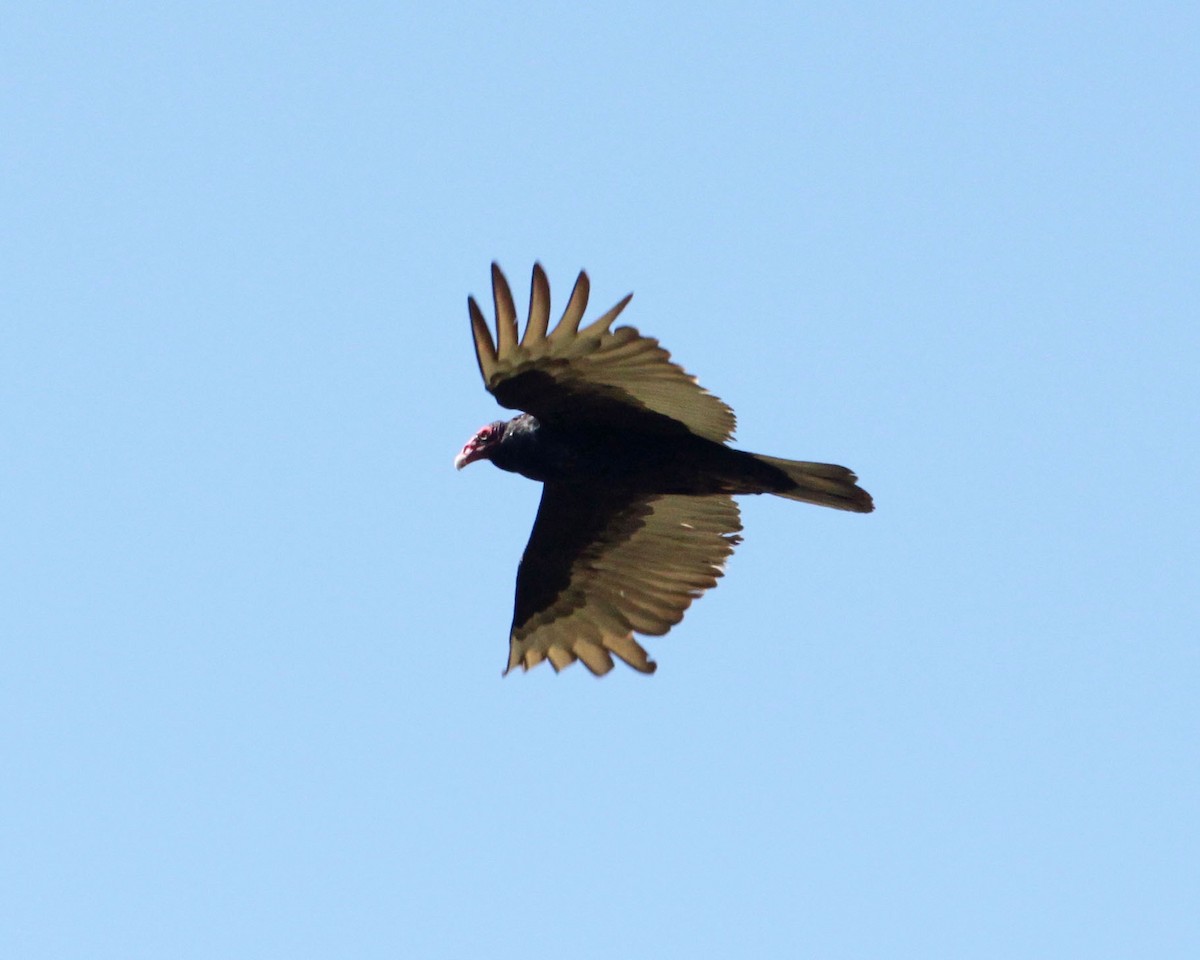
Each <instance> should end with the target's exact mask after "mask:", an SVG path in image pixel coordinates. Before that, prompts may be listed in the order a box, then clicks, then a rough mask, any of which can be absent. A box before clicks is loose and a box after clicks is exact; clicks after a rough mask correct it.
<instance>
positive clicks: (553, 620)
mask: <svg viewBox="0 0 1200 960" xmlns="http://www.w3.org/2000/svg"><path fill="white" fill-rule="evenodd" d="M588 286H589V285H588V278H587V274H586V273H580V274H579V278H578V279H577V280H576V281H575V289H574V290H573V291H572V292H571V299H570V300H569V301H568V302H567V307H566V310H565V311H564V312H563V316H562V319H561V320H560V321H559V322H558V325H557V326H556V327H555V328H554V329H553V330H550V329H549V320H550V285H549V283H548V282H547V280H546V274H545V272H544V271H543V270H542V267H541V265H540V264H535V265H534V267H533V289H532V293H531V295H530V300H529V320H528V323H527V324H526V326H525V334H524V336H522V337H520V339H519V340H518V331H517V311H516V307H515V306H514V304H513V297H512V291H511V290H510V289H509V286H508V281H507V280H506V279H505V278H504V274H503V273H501V271H500V268H499V267H498V266H497V265H496V264H494V263H493V264H492V297H493V301H494V303H495V309H496V339H495V340H493V339H492V335H491V332H490V331H489V329H488V324H487V321H486V320H485V319H484V316H483V312H482V311H481V310H480V309H479V304H477V303H476V302H475V298H474V297H469V298H468V299H467V307H468V309H469V311H470V315H471V333H472V334H473V336H474V339H475V354H476V356H477V357H478V359H479V372H480V373H482V374H483V383H484V386H486V387H487V389H488V391H489V392H491V394H492V396H494V397H495V398H496V399H497V400H498V401H499V402H500V405H501V406H503V407H508V408H509V409H512V410H521V411H524V412H523V413H521V415H520V416H517V417H514V418H513V419H511V420H507V421H505V420H497V421H495V422H494V423H489V424H488V425H487V426H485V427H482V428H481V429H480V430H479V431H478V432H477V433H476V434H475V435H474V436H473V437H471V439H470V440H469V441H467V444H466V445H465V446H464V447H463V448H462V451H461V452H460V453H459V454H458V456H457V457H455V458H454V465H455V467H457V468H458V469H460V470H461V469H462V468H463V467H465V466H466V465H467V464H468V463H473V462H474V461H476V460H491V461H492V463H494V464H495V465H496V466H497V467H499V468H500V469H501V470H509V471H511V472H513V473H520V474H522V475H524V476H526V477H529V478H530V479H531V480H538V481H540V482H541V483H542V501H541V505H540V506H539V507H538V512H537V519H536V520H535V521H534V524H533V532H532V533H531V534H530V537H529V543H528V545H527V546H526V547H525V555H524V556H523V557H522V558H521V565H520V567H519V568H518V570H517V597H516V609H515V611H514V614H513V622H512V629H511V631H510V633H509V653H508V666H507V667H506V668H505V670H504V672H505V673H508V671H509V670H511V669H512V668H513V667H515V666H517V665H518V664H519V665H520V666H521V667H522V668H524V669H525V670H528V669H529V668H530V667H533V666H536V665H537V664H539V663H541V662H542V661H543V660H549V661H550V663H551V665H552V666H553V667H554V669H555V670H561V669H562V668H563V667H565V666H567V665H569V664H571V663H573V662H574V661H575V660H582V661H583V663H584V665H585V666H586V667H587V668H588V669H589V670H591V671H592V673H594V674H603V673H607V672H608V671H609V670H611V669H612V665H613V660H612V654H616V655H617V656H618V657H620V658H621V659H622V660H624V661H625V662H626V663H627V664H629V666H631V667H633V668H634V669H635V670H640V671H641V672H642V673H653V672H654V669H655V664H654V661H652V660H651V659H650V658H649V657H648V656H647V654H646V651H645V650H643V649H642V647H641V645H640V644H638V642H637V641H636V640H634V638H633V634H634V632H635V631H636V632H637V633H642V634H649V635H652V636H661V635H662V634H664V633H666V632H667V631H668V630H670V629H671V627H672V626H674V625H675V624H676V623H678V622H679V621H680V620H682V619H683V612H684V611H685V610H686V609H687V608H688V606H689V605H690V604H691V602H692V601H693V600H695V599H696V598H697V597H699V596H700V595H701V594H702V593H703V592H704V591H705V590H707V589H708V588H709V587H715V586H716V584H717V578H718V577H720V576H721V575H722V572H723V568H724V565H725V561H726V559H727V558H728V557H729V555H730V553H732V552H733V548H734V546H735V545H736V544H737V543H738V542H739V541H740V540H741V538H740V537H739V536H738V535H737V533H738V531H739V530H741V528H742V526H741V523H740V522H739V519H738V508H737V504H736V503H734V500H733V496H734V494H745V493H773V494H775V495H777V496H780V497H786V498H787V499H789V500H800V501H803V502H805V503H815V504H820V505H821V506H825V507H834V508H836V509H838V510H852V511H855V512H857V513H869V512H870V511H871V510H872V509H874V507H873V505H872V503H871V496H870V494H868V493H867V492H866V491H865V490H863V489H862V488H861V487H859V486H857V485H856V484H855V480H857V479H858V478H857V477H855V475H854V474H853V473H852V472H851V471H850V470H847V469H846V468H845V467H838V466H834V465H833V464H829V463H806V462H802V461H797V460H780V459H777V458H775V457H765V456H760V455H758V454H753V453H745V452H743V451H741V450H735V449H733V448H731V447H728V446H726V445H725V442H726V441H727V440H728V439H729V438H730V437H731V435H732V434H733V428H734V416H733V411H732V410H730V409H729V407H727V406H726V405H725V404H724V403H722V402H721V401H720V400H719V399H717V398H716V397H715V396H713V395H712V394H711V393H709V392H708V391H706V390H705V389H704V388H703V387H701V386H700V385H699V384H698V383H697V382H696V379H695V378H694V377H692V376H690V375H689V374H688V373H686V372H685V371H684V370H683V368H682V367H680V366H678V365H677V364H675V363H672V362H671V359H670V354H668V353H667V351H666V350H664V349H663V348H662V347H660V346H659V345H658V341H657V340H654V339H652V338H650V337H643V336H642V335H641V334H639V333H638V332H637V330H635V329H633V328H632V327H617V328H616V329H615V330H614V329H612V324H613V321H614V320H616V319H617V316H618V314H620V312H621V311H622V310H624V309H625V306H626V304H628V303H629V301H630V299H631V298H632V296H633V294H630V295H629V296H627V297H625V299H624V300H622V301H621V302H620V303H618V304H617V305H616V306H615V307H613V308H612V309H611V310H609V311H608V312H607V313H606V314H604V316H602V317H600V318H599V319H597V320H594V321H592V322H591V323H590V324H588V325H587V326H585V327H583V328H582V329H580V326H579V323H580V321H581V320H582V319H583V313H584V310H585V308H586V307H587V300H588Z"/></svg>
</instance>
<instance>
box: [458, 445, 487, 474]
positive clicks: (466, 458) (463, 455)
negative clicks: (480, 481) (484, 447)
mask: <svg viewBox="0 0 1200 960" xmlns="http://www.w3.org/2000/svg"><path fill="white" fill-rule="evenodd" d="M482 459H483V452H482V451H481V450H480V449H479V448H478V447H477V446H475V443H474V441H472V442H471V443H468V444H467V445H466V446H465V447H463V448H462V449H461V450H460V451H458V455H457V456H456V457H455V458H454V469H455V470H461V469H462V468H463V467H465V466H466V465H467V464H468V463H474V462H475V461H476V460H482Z"/></svg>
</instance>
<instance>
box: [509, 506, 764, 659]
mask: <svg viewBox="0 0 1200 960" xmlns="http://www.w3.org/2000/svg"><path fill="white" fill-rule="evenodd" d="M739 530H741V522H740V518H739V515H738V508H737V504H736V503H734V501H733V498H732V497H728V496H702V497H690V496H679V495H656V496H633V495H626V496H620V495H612V494H606V493H603V492H602V491H599V490H596V489H593V488H588V487H582V488H581V487H578V486H564V485H554V484H546V486H545V488H544V490H543V492H542V502H541V506H540V507H539V508H538V515H537V520H536V522H535V523H534V527H533V533H532V534H531V535H530V538H529V544H528V546H527V547H526V548H525V555H524V557H523V558H522V560H521V567H520V570H519V571H518V573H517V597H516V611H515V614H514V617H513V627H512V633H511V635H510V638H509V657H508V667H507V669H506V671H505V672H506V673H507V672H508V670H511V669H512V668H513V667H516V666H518V665H519V666H521V667H523V668H524V669H526V670H528V669H529V668H530V667H533V666H536V665H537V664H539V663H541V661H543V660H549V661H550V663H551V665H552V666H553V667H554V668H555V669H556V670H561V669H562V668H563V667H565V666H568V665H569V664H571V663H573V662H574V661H575V660H582V661H583V663H584V665H585V666H587V668H588V669H589V670H591V671H592V672H593V673H595V674H603V673H607V672H608V671H609V670H611V669H612V665H613V660H612V655H613V654H616V655H617V656H618V657H620V658H621V659H622V660H624V661H625V662H626V663H627V664H629V665H630V666H631V667H633V668H634V669H635V670H640V671H641V672H643V673H653V672H654V669H655V665H654V662H653V661H652V660H651V659H650V658H649V656H647V654H646V651H645V650H644V649H642V647H641V645H640V644H639V643H638V642H637V641H636V640H634V638H633V633H634V631H636V632H638V633H643V634H649V635H651V636H661V635H662V634H664V633H666V632H667V631H668V630H669V629H671V627H672V626H674V625H675V624H676V623H678V622H679V621H680V620H681V619H683V614H684V611H685V610H686V609H687V608H688V606H690V605H691V602H692V601H693V600H695V599H696V598H697V597H699V596H700V595H701V594H702V593H703V592H704V591H705V590H707V589H709V588H710V587H714V586H716V583H717V578H718V577H720V576H721V575H722V572H723V568H724V565H725V561H726V560H727V559H728V557H729V555H730V553H732V552H733V548H734V546H735V545H736V544H737V543H738V542H739V540H740V537H738V536H737V532H738V531H739Z"/></svg>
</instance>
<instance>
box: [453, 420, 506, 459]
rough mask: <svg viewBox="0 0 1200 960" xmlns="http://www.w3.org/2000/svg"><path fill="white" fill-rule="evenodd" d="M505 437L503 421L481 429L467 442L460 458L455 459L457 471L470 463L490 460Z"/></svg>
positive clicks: (460, 452)
mask: <svg viewBox="0 0 1200 960" xmlns="http://www.w3.org/2000/svg"><path fill="white" fill-rule="evenodd" d="M503 436H504V421H503V420H496V421H495V422H493V423H489V424H488V425H487V426H486V427H480V428H479V429H478V430H476V431H475V436H473V437H472V438H471V439H470V440H468V441H467V442H466V445H465V446H464V447H463V448H462V450H461V451H459V454H458V456H457V457H455V458H454V466H455V469H458V470H461V469H462V468H463V467H465V466H466V465H467V464H468V463H474V462H475V461H476V460H490V459H491V458H492V454H493V453H494V452H495V450H496V446H497V445H498V444H499V443H500V440H501V438H502V437H503Z"/></svg>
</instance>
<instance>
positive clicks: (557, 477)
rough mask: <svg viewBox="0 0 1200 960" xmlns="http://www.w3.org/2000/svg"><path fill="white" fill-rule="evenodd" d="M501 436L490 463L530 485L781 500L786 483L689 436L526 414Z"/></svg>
mask: <svg viewBox="0 0 1200 960" xmlns="http://www.w3.org/2000/svg"><path fill="white" fill-rule="evenodd" d="M497 425H498V426H502V429H503V430H504V440H503V442H502V443H501V444H500V445H499V447H498V449H497V451H496V453H495V455H494V456H493V457H492V462H493V463H494V464H495V465H496V466H498V467H500V468H501V469H502V470H508V471H510V472H512V473H519V474H521V475H522V476H524V477H528V478H529V479H530V480H539V481H542V482H549V483H562V484H571V485H575V484H584V483H586V484H587V485H588V486H594V487H598V488H600V489H604V490H607V491H613V490H617V489H619V490H627V491H630V492H636V493H640V494H684V495H688V496H707V495H710V494H717V493H726V494H744V493H779V492H783V491H786V490H788V489H790V488H791V487H792V486H793V483H792V481H791V480H789V479H788V477H787V475H786V474H784V473H783V471H782V470H779V469H777V468H775V467H772V466H771V465H770V464H768V463H764V462H763V461H761V460H759V459H758V458H756V457H755V456H754V455H753V454H749V453H744V452H742V451H741V450H734V449H732V448H731V447H727V446H725V445H724V444H720V443H714V442H713V441H712V440H706V439H705V438H703V437H697V436H695V435H694V434H691V433H684V434H683V435H667V436H659V435H655V434H648V433H636V432H630V431H628V430H625V429H618V428H609V427H603V426H587V427H580V426H551V425H548V424H544V423H541V422H540V421H539V420H538V419H537V418H536V417H534V416H532V415H531V414H522V415H521V416H519V417H514V418H513V419H512V420H509V421H508V422H507V423H503V422H502V423H501V424H497Z"/></svg>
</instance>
